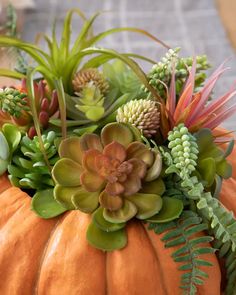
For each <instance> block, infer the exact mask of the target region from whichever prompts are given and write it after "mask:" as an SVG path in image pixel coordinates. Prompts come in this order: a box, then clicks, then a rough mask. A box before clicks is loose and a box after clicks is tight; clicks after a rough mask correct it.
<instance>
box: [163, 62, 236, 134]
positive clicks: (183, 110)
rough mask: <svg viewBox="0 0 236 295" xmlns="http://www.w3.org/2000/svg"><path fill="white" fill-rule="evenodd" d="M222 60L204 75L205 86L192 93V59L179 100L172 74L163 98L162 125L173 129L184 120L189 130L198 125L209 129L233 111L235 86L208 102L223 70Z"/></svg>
mask: <svg viewBox="0 0 236 295" xmlns="http://www.w3.org/2000/svg"><path fill="white" fill-rule="evenodd" d="M225 71H226V69H225V68H224V63H223V64H222V65H220V67H219V68H218V69H216V71H215V72H214V73H213V74H212V75H211V76H210V77H209V78H208V80H207V81H206V83H205V85H204V86H203V87H202V88H201V89H200V90H199V91H198V92H196V93H194V83H195V75H196V60H195V61H194V63H193V66H192V69H191V72H190V74H189V77H188V79H187V81H186V84H185V86H184V89H183V92H182V94H181V95H180V97H179V99H177V96H176V90H175V77H174V75H172V81H171V86H170V90H169V95H168V98H167V101H166V111H167V113H166V114H167V118H168V122H169V123H167V121H166V123H167V124H166V128H167V129H168V128H169V129H170V130H171V129H173V128H174V126H177V125H178V124H179V123H184V124H185V126H186V127H187V128H188V129H189V131H190V132H197V131H198V130H200V129H201V128H209V129H211V130H213V129H215V128H216V127H218V126H219V125H220V124H221V123H222V122H223V121H224V120H226V119H227V118H229V117H230V116H231V115H232V114H233V113H234V112H235V111H236V104H235V103H234V102H233V98H234V96H235V95H236V89H235V85H234V86H233V87H232V88H231V89H230V90H229V91H228V92H226V93H225V94H224V95H222V96H221V97H218V98H214V99H213V100H212V101H211V102H210V103H208V101H209V96H210V95H211V92H212V90H213V88H214V85H215V83H216V81H217V80H218V79H219V77H220V76H221V75H222V73H224V72H225Z"/></svg>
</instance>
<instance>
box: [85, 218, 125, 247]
mask: <svg viewBox="0 0 236 295" xmlns="http://www.w3.org/2000/svg"><path fill="white" fill-rule="evenodd" d="M86 237H87V240H88V242H89V244H91V245H92V246H94V247H95V248H97V249H101V250H103V251H113V250H118V249H122V248H124V247H125V246H126V244H127V237H126V233H125V230H124V229H120V230H117V231H110V232H106V231H104V230H101V229H100V228H99V227H98V226H96V225H95V223H94V222H91V223H90V225H89V227H88V230H87V234H86Z"/></svg>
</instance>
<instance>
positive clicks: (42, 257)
mask: <svg viewBox="0 0 236 295" xmlns="http://www.w3.org/2000/svg"><path fill="white" fill-rule="evenodd" d="M68 214H70V212H67V213H66V214H63V216H61V217H57V218H58V222H57V223H56V224H55V226H54V227H53V229H52V230H51V233H50V235H49V237H48V240H47V242H46V243H45V247H44V249H43V251H42V255H41V258H40V263H39V268H38V272H37V274H36V279H35V288H34V291H33V294H35V295H37V294H38V284H39V279H40V274H41V269H42V265H43V261H44V257H45V255H46V252H47V249H48V245H49V242H50V239H51V237H52V235H53V233H54V232H55V231H56V229H57V227H58V225H59V224H61V223H62V222H63V220H64V219H65V217H66V215H68Z"/></svg>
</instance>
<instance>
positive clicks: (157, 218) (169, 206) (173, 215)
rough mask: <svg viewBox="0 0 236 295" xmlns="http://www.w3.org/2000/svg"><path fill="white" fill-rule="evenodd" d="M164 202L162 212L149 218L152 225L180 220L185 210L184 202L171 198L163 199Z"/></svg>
mask: <svg viewBox="0 0 236 295" xmlns="http://www.w3.org/2000/svg"><path fill="white" fill-rule="evenodd" d="M162 201H163V205H162V208H161V210H160V212H159V213H158V214H156V215H154V216H152V217H151V218H148V219H147V221H149V222H152V223H165V222H169V221H172V220H174V219H177V218H179V216H180V215H181V213H182V211H183V209H184V206H183V202H182V201H181V200H178V199H175V198H169V197H163V198H162Z"/></svg>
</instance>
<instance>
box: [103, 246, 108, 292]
mask: <svg viewBox="0 0 236 295" xmlns="http://www.w3.org/2000/svg"><path fill="white" fill-rule="evenodd" d="M107 261H108V259H107V252H106V255H105V270H106V276H105V294H104V295H109V290H108V272H107V269H108V268H107Z"/></svg>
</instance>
